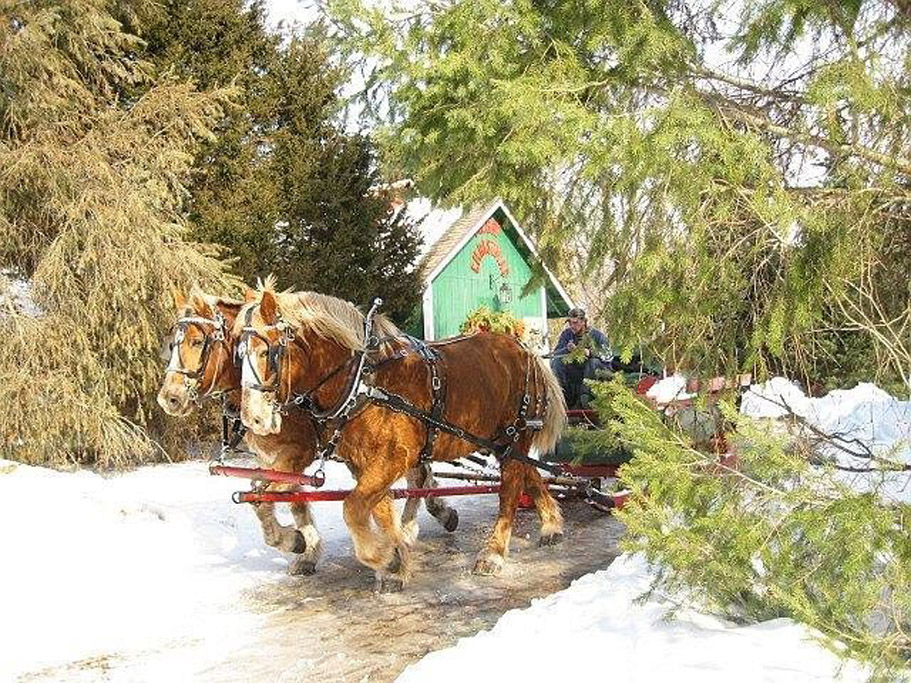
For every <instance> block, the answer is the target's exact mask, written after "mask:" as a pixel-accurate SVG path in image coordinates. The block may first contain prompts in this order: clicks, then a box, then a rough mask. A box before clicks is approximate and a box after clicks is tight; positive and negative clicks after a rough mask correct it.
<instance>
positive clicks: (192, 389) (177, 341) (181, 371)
mask: <svg viewBox="0 0 911 683" xmlns="http://www.w3.org/2000/svg"><path fill="white" fill-rule="evenodd" d="M208 325H211V326H212V328H213V330H212V332H211V333H210V332H209V331H208V330H207V329H206V326H208ZM190 327H195V328H196V329H197V330H199V332H200V333H201V334H202V338H203V342H202V351H201V352H200V356H199V367H197V368H196V369H195V370H190V369H189V368H187V367H186V363H184V360H183V354H182V353H181V351H182V348H183V344H182V343H181V342H183V340H184V337H186V334H187V330H188V329H189V328H190ZM226 327H227V324H226V321H225V317H224V316H223V315H222V314H221V313H219V312H218V311H216V312H215V316H214V317H213V318H205V317H203V316H197V315H193V316H186V317H183V318H178V320H177V322H176V323H175V324H174V339H173V340H172V341H171V359H170V361H169V362H168V367H167V368H166V371H167V372H176V373H177V374H178V375H183V382H184V386H185V387H186V389H187V393H188V394H189V396H190V400H192V401H196V400H197V399H199V398H200V396H199V383H200V381H201V379H202V377H203V375H205V372H206V366H207V365H208V363H209V356H210V354H211V353H212V348H213V347H214V346H215V344H219V343H221V344H225V343H226V336H225V329H226ZM175 346H176V347H177V353H176V354H175V353H174V347H175ZM213 384H214V383H213ZM210 393H211V387H210V389H209V390H208V391H206V393H205V394H203V397H206V396H208V395H209V394H210Z"/></svg>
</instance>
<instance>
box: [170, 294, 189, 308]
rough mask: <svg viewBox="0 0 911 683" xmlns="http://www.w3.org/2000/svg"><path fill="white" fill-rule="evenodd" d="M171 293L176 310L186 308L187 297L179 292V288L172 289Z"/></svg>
mask: <svg viewBox="0 0 911 683" xmlns="http://www.w3.org/2000/svg"><path fill="white" fill-rule="evenodd" d="M173 293H174V306H175V307H176V308H177V310H180V309H182V308H186V306H187V298H186V297H185V296H184V295H183V294H181V292H180V290H179V289H174V290H173Z"/></svg>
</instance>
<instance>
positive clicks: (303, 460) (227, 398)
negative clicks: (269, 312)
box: [158, 289, 459, 574]
mask: <svg viewBox="0 0 911 683" xmlns="http://www.w3.org/2000/svg"><path fill="white" fill-rule="evenodd" d="M175 303H176V305H177V313H178V319H177V322H176V324H175V328H174V329H175V332H174V339H173V341H172V346H171V349H170V353H169V362H168V368H167V371H166V372H165V377H164V380H163V382H162V386H161V389H160V391H159V393H158V403H159V405H160V406H161V407H162V409H163V410H164V411H165V412H166V413H168V414H169V415H174V416H186V415H189V414H190V413H191V412H192V411H193V409H194V408H195V407H196V406H197V405H198V404H199V403H200V402H202V401H205V400H212V399H217V398H221V399H223V409H224V410H225V411H226V413H228V414H233V415H237V414H239V411H240V379H241V377H240V368H239V367H238V365H237V364H236V363H235V358H236V344H237V339H236V337H235V336H234V334H233V328H234V323H235V319H236V318H237V315H238V312H239V311H240V308H241V306H242V305H243V302H241V301H235V300H231V299H225V298H220V297H215V296H211V295H208V294H204V293H203V292H200V291H199V290H195V289H194V290H193V291H192V292H191V294H190V296H189V298H184V297H183V296H182V295H180V294H176V295H175ZM244 438H245V441H246V443H247V446H248V447H249V448H251V449H252V450H253V452H254V453H255V454H256V455H257V458H258V460H259V461H260V463H261V464H262V465H263V466H265V467H268V468H270V469H274V470H278V471H281V472H303V471H304V470H305V469H306V468H307V467H308V466H309V465H310V464H311V463H312V462H313V460H314V458H315V455H316V447H317V442H318V434H317V431H316V425H315V423H314V421H313V420H312V419H311V418H310V417H309V416H307V415H303V414H300V413H295V414H293V415H289V416H288V419H287V420H285V421H284V422H283V424H282V429H281V431H280V432H279V433H276V434H270V435H269V436H259V435H257V434H254V433H252V432H247V433H246V435H245V437H244ZM407 476H408V482H409V484H410V485H412V486H417V487H428V488H431V487H434V486H435V485H436V482H435V480H434V479H433V473H432V471H431V470H430V468H429V467H425V468H417V469H415V470H409V472H408V475H407ZM293 489H294V485H292V484H281V483H275V482H273V483H270V484H269V485H268V486H267V487H266V488H265V490H266V491H288V490H293ZM419 502H420V501H418V500H414V501H409V503H411V504H410V505H408V506H406V508H405V512H404V516H403V522H404V524H405V529H406V533H407V534H408V535H409V537H416V536H417V531H418V529H417V521H416V519H415V517H416V514H417V505H418V503H419ZM427 503H428V505H427V508H428V511H429V512H430V513H431V514H432V515H433V516H434V517H435V518H436V519H437V520H438V521H439V522H440V524H442V525H443V526H444V527H445V528H446V529H447V531H454V530H455V528H456V527H457V526H458V520H459V516H458V513H457V512H456V511H455V510H454V509H452V508H450V507H449V506H448V505H447V504H446V502H445V501H444V500H443V499H442V498H433V499H428V500H427ZM253 509H254V511H255V513H256V516H257V518H258V519H259V522H260V524H261V526H262V530H263V537H264V539H265V541H266V543H267V544H268V545H270V546H272V547H275V548H278V549H279V550H282V551H284V552H287V553H291V554H292V559H291V562H290V563H289V567H288V571H289V572H290V573H291V574H312V573H313V572H314V571H315V570H316V564H317V562H318V560H319V556H320V554H321V552H322V542H321V540H320V536H319V533H318V532H317V529H316V526H315V525H314V523H313V518H312V516H311V513H310V505H309V503H307V502H306V501H300V502H294V503H291V515H292V517H293V519H294V526H293V527H292V526H284V525H282V524H280V523H279V521H278V519H277V518H276V516H275V504H274V503H269V502H263V503H257V504H255V505H254V506H253Z"/></svg>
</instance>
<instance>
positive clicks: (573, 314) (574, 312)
mask: <svg viewBox="0 0 911 683" xmlns="http://www.w3.org/2000/svg"><path fill="white" fill-rule="evenodd" d="M566 317H568V318H578V319H579V320H585V310H584V309H581V308H571V309H569V313H568V314H567V316H566Z"/></svg>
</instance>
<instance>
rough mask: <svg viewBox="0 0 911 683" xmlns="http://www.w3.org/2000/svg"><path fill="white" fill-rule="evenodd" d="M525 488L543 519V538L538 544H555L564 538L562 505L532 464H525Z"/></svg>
mask: <svg viewBox="0 0 911 683" xmlns="http://www.w3.org/2000/svg"><path fill="white" fill-rule="evenodd" d="M525 490H526V491H527V492H528V494H529V495H530V496H531V497H532V500H534V502H535V508H536V509H537V511H538V518H539V519H540V520H541V538H540V539H539V540H538V545H555V544H557V543H559V542H560V541H562V540H563V515H562V514H561V513H560V506H559V505H558V504H557V501H556V500H554V497H553V496H552V495H550V491H548V490H547V486H545V485H544V480H543V479H542V478H541V473H540V472H538V470H537V468H535V467H534V466H532V465H526V466H525Z"/></svg>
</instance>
